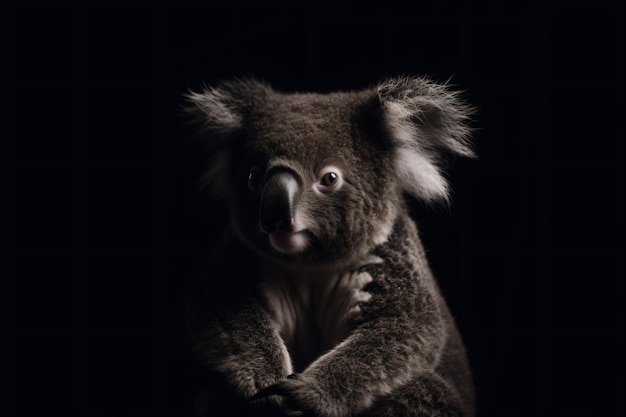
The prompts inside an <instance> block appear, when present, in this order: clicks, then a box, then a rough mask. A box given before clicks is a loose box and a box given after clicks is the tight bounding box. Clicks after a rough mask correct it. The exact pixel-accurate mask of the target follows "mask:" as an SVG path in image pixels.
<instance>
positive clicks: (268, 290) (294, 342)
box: [262, 259, 376, 361]
mask: <svg viewBox="0 0 626 417" xmlns="http://www.w3.org/2000/svg"><path fill="white" fill-rule="evenodd" d="M372 260H373V261H376V259H372ZM371 281H372V277H371V276H370V275H369V274H368V273H365V272H353V271H345V272H341V273H336V272H332V271H325V272H322V271H317V272H311V271H308V272H304V273H295V274H293V275H292V274H285V275H281V276H278V275H272V276H271V278H269V279H267V280H266V281H265V282H264V283H263V284H262V290H263V293H264V294H265V298H266V300H267V303H268V306H269V309H270V311H271V314H272V320H273V323H274V325H275V327H276V330H277V331H278V332H279V334H280V335H281V337H282V338H283V339H284V340H285V343H286V344H287V346H288V348H289V350H290V351H297V353H296V354H297V356H299V357H300V358H307V359H308V360H310V361H313V360H314V359H315V358H317V357H318V356H319V355H321V354H322V353H323V352H324V351H325V350H326V349H329V348H332V347H334V346H335V345H337V344H338V343H340V342H341V341H342V340H343V339H345V338H346V337H347V336H348V335H349V334H350V332H351V331H352V328H351V327H350V325H349V323H350V321H349V319H350V317H351V315H352V314H354V313H355V312H358V306H359V305H360V304H362V303H367V302H368V301H369V300H370V299H371V297H372V296H371V294H369V293H367V292H366V291H363V287H364V286H365V285H367V284H368V283H369V282H371Z"/></svg>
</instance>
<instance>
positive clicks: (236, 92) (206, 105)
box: [184, 79, 270, 198]
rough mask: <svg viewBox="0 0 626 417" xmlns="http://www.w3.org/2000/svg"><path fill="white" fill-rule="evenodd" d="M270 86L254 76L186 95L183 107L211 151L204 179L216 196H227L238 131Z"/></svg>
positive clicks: (203, 184)
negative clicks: (232, 156) (256, 102)
mask: <svg viewBox="0 0 626 417" xmlns="http://www.w3.org/2000/svg"><path fill="white" fill-rule="evenodd" d="M269 91H270V89H269V87H267V86H266V85H264V84H262V83H261V82H258V81H256V80H253V79H244V80H234V81H229V82H224V83H221V84H220V85H218V86H217V87H204V88H203V89H202V91H201V92H199V93H196V92H193V91H190V92H189V93H188V94H186V95H185V99H186V100H187V105H186V106H185V108H184V110H185V112H186V113H187V114H189V115H190V116H191V117H192V119H193V122H195V123H198V124H199V125H200V126H201V131H200V133H201V138H200V139H201V144H202V147H203V148H204V149H206V150H207V151H208V154H209V157H208V166H207V170H206V172H205V174H204V175H203V176H202V179H201V186H203V187H207V188H208V189H209V190H210V191H211V192H212V193H213V194H214V196H215V197H218V198H226V197H227V194H228V192H229V189H230V188H229V186H228V182H227V181H228V180H227V178H228V177H229V175H228V173H229V171H230V164H231V162H230V161H231V149H232V146H233V142H234V141H236V138H237V133H238V132H240V131H241V130H243V128H244V122H245V118H246V115H247V114H248V113H249V112H250V109H251V107H252V106H253V105H254V103H255V100H262V97H263V96H264V94H266V93H268V92H269Z"/></svg>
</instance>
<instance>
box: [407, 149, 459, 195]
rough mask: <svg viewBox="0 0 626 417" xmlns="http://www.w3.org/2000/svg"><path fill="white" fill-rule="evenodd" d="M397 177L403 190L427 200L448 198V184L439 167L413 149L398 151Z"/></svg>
mask: <svg viewBox="0 0 626 417" xmlns="http://www.w3.org/2000/svg"><path fill="white" fill-rule="evenodd" d="M396 175H397V176H398V181H399V182H400V186H401V187H402V189H404V190H406V191H407V192H409V193H411V194H412V195H414V196H417V197H421V198H423V199H425V200H436V199H438V198H446V197H447V195H448V184H447V183H446V180H445V179H444V178H443V176H442V175H441V173H440V172H439V169H438V168H437V166H436V165H435V164H434V163H433V162H432V161H431V160H429V159H428V157H427V156H425V155H422V154H420V153H419V152H418V151H417V150H415V149H411V148H399V149H398V150H397V151H396Z"/></svg>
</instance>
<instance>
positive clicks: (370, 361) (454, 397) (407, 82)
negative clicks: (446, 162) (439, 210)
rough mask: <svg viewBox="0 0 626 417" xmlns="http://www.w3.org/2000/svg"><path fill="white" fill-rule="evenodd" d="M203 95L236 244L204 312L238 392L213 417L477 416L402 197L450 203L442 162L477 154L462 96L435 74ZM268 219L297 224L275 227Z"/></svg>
mask: <svg viewBox="0 0 626 417" xmlns="http://www.w3.org/2000/svg"><path fill="white" fill-rule="evenodd" d="M188 99H189V101H190V105H189V110H190V112H192V113H193V114H194V115H196V117H198V119H199V121H200V123H201V124H202V126H203V131H204V132H205V134H206V141H207V142H208V143H209V144H210V147H211V148H212V155H214V157H213V159H211V160H210V162H209V164H210V166H209V168H208V172H209V173H210V174H209V175H208V176H207V178H206V179H207V181H208V186H209V187H210V188H211V190H212V191H213V193H214V194H216V195H218V196H220V197H221V198H223V199H225V200H226V201H227V203H228V205H229V210H230V225H231V227H230V229H229V230H230V232H232V233H229V235H228V237H227V238H225V241H224V244H223V245H222V246H221V249H220V251H219V252H218V253H217V254H216V255H215V259H214V262H213V263H212V266H211V272H210V276H208V277H207V279H206V282H205V285H204V287H202V288H203V289H200V290H198V291H196V292H195V294H194V297H193V298H194V299H193V301H192V302H191V307H190V329H191V332H192V336H193V338H194V340H195V348H196V352H197V353H198V355H199V357H200V358H201V360H202V361H203V362H204V363H205V364H206V365H207V366H208V368H209V369H211V370H212V371H214V372H215V373H216V374H217V375H218V378H221V379H220V381H222V382H223V384H222V385H220V386H218V387H219V388H212V390H215V391H216V392H211V393H210V395H209V398H211V400H209V404H210V405H209V407H210V408H212V409H213V414H211V415H215V410H216V408H217V407H219V408H220V409H226V410H230V411H232V412H233V413H242V412H249V413H251V414H254V415H259V413H265V412H267V413H270V414H271V413H276V415H281V414H284V413H288V414H289V413H290V414H292V415H298V414H300V413H304V414H305V415H311V416H328V417H342V416H369V415H378V416H399V415H407V416H418V415H419V416H473V414H474V411H473V403H474V401H473V392H472V381H471V376H470V371H469V367H468V364H467V360H466V357H465V351H464V348H463V344H462V342H461V339H460V336H459V334H458V331H457V329H456V327H455V324H454V321H453V319H452V316H451V315H450V313H449V311H448V309H447V307H446V304H445V301H444V300H443V298H442V297H441V295H440V293H439V290H438V288H437V285H436V283H435V281H434V279H433V277H432V274H431V272H430V269H429V267H428V263H427V260H426V257H425V252H424V249H423V247H422V245H421V243H420V240H419V237H418V232H417V229H416V227H415V224H414V222H413V221H412V220H411V219H410V218H409V216H408V213H407V209H406V208H405V206H404V203H403V198H402V193H403V192H405V191H407V192H409V193H412V194H413V195H415V196H416V197H418V198H422V199H424V200H426V201H432V200H436V199H446V198H447V196H448V186H447V183H446V181H445V179H444V177H443V174H442V172H441V169H440V166H439V162H440V160H441V159H442V156H443V155H444V154H445V153H450V154H458V155H464V156H472V155H473V154H472V151H471V149H470V147H469V129H468V127H467V126H466V124H465V123H466V121H467V119H468V117H469V115H470V113H471V110H470V109H469V108H468V107H467V106H466V105H464V104H463V103H462V102H461V101H460V99H459V97H458V95H457V94H456V93H454V92H450V91H449V90H448V89H447V88H446V87H445V86H442V85H437V84H435V83H433V82H431V81H429V80H426V79H423V78H401V79H391V80H388V81H386V82H384V83H381V84H380V85H379V86H378V87H376V88H372V89H367V90H363V91H355V92H345V93H333V94H302V93H299V94H283V93H279V92H276V91H274V90H272V89H271V88H270V87H268V86H266V85H263V84H260V83H257V82H255V81H251V80H245V81H232V82H228V83H224V84H222V85H220V86H217V87H214V88H206V89H204V91H203V92H201V93H190V94H189V95H188ZM250 172H252V173H253V174H251V175H250V182H248V178H249V173H250ZM276 172H281V173H282V174H280V175H278V174H276ZM329 173H331V174H332V175H331V177H328V174H329ZM283 177H287V178H289V179H290V180H289V181H291V182H289V184H290V187H291V188H290V189H289V190H290V191H289V194H288V197H284V199H285V203H284V204H282V201H283V200H282V199H283V197H282V195H283V194H281V192H282V188H281V184H283V183H282V182H281V181H282V180H281V179H282V178H283ZM329 178H330V179H329ZM296 183H297V184H299V188H298V189H297V191H293V190H292V189H293V187H294V185H293V184H296ZM270 184H271V185H270ZM275 190H278V191H275ZM268 195H269V196H272V197H267V196H268ZM285 195H286V194H285ZM274 196H278V197H274ZM269 198H272V199H273V198H277V199H279V200H280V203H279V204H278V205H276V204H274V203H275V201H273V200H272V201H268V199H269ZM277 201H278V200H277ZM260 207H261V210H260V209H259V208H260ZM266 207H278V209H279V210H284V211H285V213H290V214H286V215H285V220H289V224H288V225H285V223H284V222H280V223H276V224H277V226H276V227H277V231H273V230H267V229H268V228H271V227H273V226H272V225H271V222H270V225H269V226H268V225H267V224H265V225H263V227H262V224H261V223H262V222H261V221H260V219H259V218H260V217H263V216H264V215H268V213H264V210H265V208H266ZM272 214H275V213H269V215H272ZM270 217H271V216H270ZM264 218H265V217H264ZM272 218H273V217H272ZM266 223H268V221H266ZM278 225H280V227H281V228H285V229H284V230H283V229H280V230H278V227H279V226H278ZM217 391H223V392H226V393H227V395H226V396H222V395H221V394H218V393H217ZM211 394H212V395H211ZM229 395H230V396H229Z"/></svg>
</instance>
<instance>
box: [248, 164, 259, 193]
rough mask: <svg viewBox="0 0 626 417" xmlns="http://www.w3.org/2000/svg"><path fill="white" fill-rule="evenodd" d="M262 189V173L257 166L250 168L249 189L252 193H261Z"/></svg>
mask: <svg viewBox="0 0 626 417" xmlns="http://www.w3.org/2000/svg"><path fill="white" fill-rule="evenodd" d="M260 187H261V171H260V170H259V168H258V167H257V166H256V165H255V166H253V167H252V168H250V173H249V174H248V188H249V189H250V191H255V192H256V191H259V189H260Z"/></svg>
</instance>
